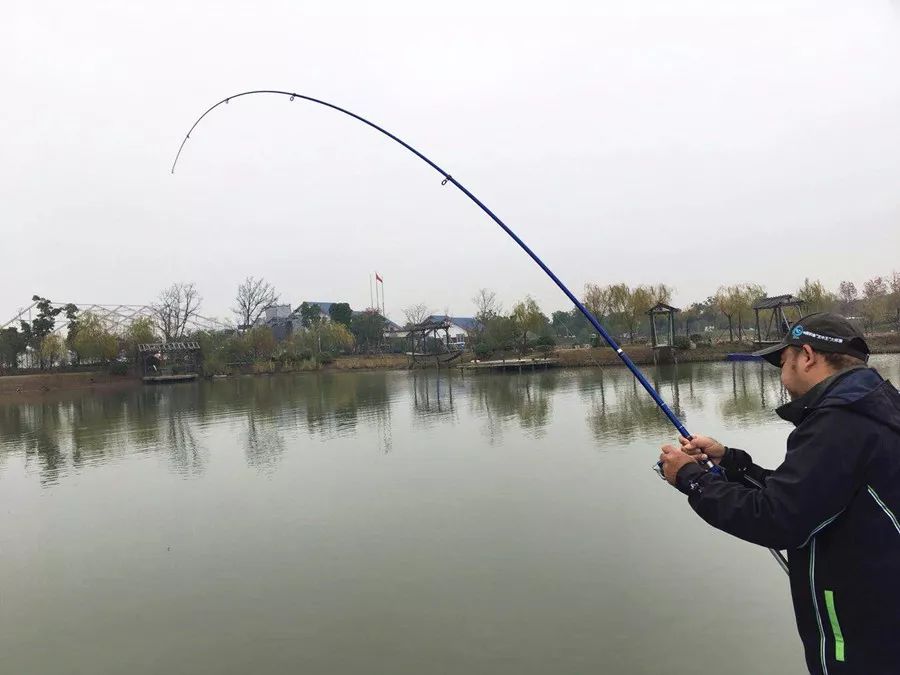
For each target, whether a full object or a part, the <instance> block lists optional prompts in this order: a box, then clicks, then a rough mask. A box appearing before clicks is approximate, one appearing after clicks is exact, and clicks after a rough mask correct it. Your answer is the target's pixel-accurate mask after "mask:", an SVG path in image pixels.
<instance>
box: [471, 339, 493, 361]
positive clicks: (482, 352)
mask: <svg viewBox="0 0 900 675" xmlns="http://www.w3.org/2000/svg"><path fill="white" fill-rule="evenodd" d="M492 352H493V350H492V349H491V346H490V345H489V344H488V343H486V342H479V343H478V344H476V345H475V356H476V357H478V358H479V359H486V358H488V357H489V356H490V355H491V353H492Z"/></svg>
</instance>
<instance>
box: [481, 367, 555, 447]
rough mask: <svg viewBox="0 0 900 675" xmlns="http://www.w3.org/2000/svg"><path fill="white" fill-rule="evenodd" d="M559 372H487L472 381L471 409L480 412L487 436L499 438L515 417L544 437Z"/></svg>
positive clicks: (523, 425) (524, 426)
mask: <svg viewBox="0 0 900 675" xmlns="http://www.w3.org/2000/svg"><path fill="white" fill-rule="evenodd" d="M558 386H559V373H557V372H554V371H543V372H537V373H522V374H506V373H503V374H499V373H498V374H484V375H476V376H473V377H472V378H471V380H470V399H469V400H470V401H471V408H472V410H474V411H476V412H478V413H481V417H482V418H483V419H484V421H485V435H486V436H487V437H488V438H489V439H490V441H491V442H492V443H493V442H495V441H498V440H500V438H501V437H502V434H503V427H504V424H505V423H507V422H508V421H511V420H515V421H517V422H518V423H519V426H520V427H521V428H523V429H527V430H530V431H532V432H533V433H534V434H535V435H536V436H538V437H540V436H543V435H544V433H545V431H546V426H547V424H548V423H549V421H550V416H551V413H552V409H553V408H552V405H551V400H552V398H553V394H554V392H555V391H556V389H557V387H558Z"/></svg>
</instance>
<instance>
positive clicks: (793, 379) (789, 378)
mask: <svg viewBox="0 0 900 675" xmlns="http://www.w3.org/2000/svg"><path fill="white" fill-rule="evenodd" d="M805 356H806V355H805V353H804V352H803V350H802V349H794V348H792V347H787V348H786V349H782V350H781V384H783V385H784V388H785V389H787V392H788V394H790V396H791V400H792V401H793V400H794V399H796V398H799V397H800V396H803V394H805V393H806V392H807V390H808V389H809V388H808V387H806V386H805V381H804V378H803V372H802V369H801V365H802V364H801V360H802V359H804V358H805Z"/></svg>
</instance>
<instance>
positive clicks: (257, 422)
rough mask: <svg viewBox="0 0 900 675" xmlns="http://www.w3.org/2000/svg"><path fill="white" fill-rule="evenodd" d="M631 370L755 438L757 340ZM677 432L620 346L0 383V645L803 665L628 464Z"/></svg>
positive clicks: (245, 667)
mask: <svg viewBox="0 0 900 675" xmlns="http://www.w3.org/2000/svg"><path fill="white" fill-rule="evenodd" d="M873 364H874V365H875V366H876V367H878V368H879V370H881V372H882V374H884V375H885V376H887V377H890V378H891V379H892V380H893V381H894V382H895V383H896V382H898V381H900V357H897V356H883V357H876V358H874V359H873ZM648 374H649V376H650V379H651V380H652V381H654V382H655V383H656V384H657V385H658V387H659V389H660V391H661V393H662V394H663V396H664V397H665V398H666V399H667V400H668V401H669V402H670V403H673V404H674V405H673V408H674V409H675V410H676V411H677V412H678V413H680V415H681V416H682V418H683V419H684V420H685V421H686V423H687V426H688V428H689V429H691V430H693V431H694V432H695V433H706V434H710V435H713V436H716V437H718V438H719V439H720V440H723V441H725V442H727V443H729V444H731V445H735V446H738V447H743V448H746V449H748V450H750V451H752V452H753V454H754V457H755V458H756V459H757V461H759V462H760V463H762V464H766V465H770V466H775V465H777V464H778V462H779V458H780V457H782V456H783V452H784V439H785V438H786V436H787V434H788V433H789V431H790V427H789V425H787V424H786V423H784V422H781V421H780V420H778V419H777V418H776V417H775V416H774V414H773V413H772V409H773V408H774V407H775V406H777V405H779V404H780V403H781V402H783V401H784V400H785V394H784V393H783V391H782V389H781V386H780V383H779V381H778V372H777V371H776V370H775V369H774V368H771V367H765V368H764V367H762V366H761V365H760V364H753V363H739V364H730V363H728V364H726V363H715V364H688V365H681V366H678V367H677V368H674V367H664V368H659V369H652V368H651V369H648ZM672 438H673V432H672V429H671V428H670V427H669V426H668V423H667V422H666V421H665V419H664V418H663V416H662V415H661V414H660V413H659V412H657V410H656V408H655V407H654V406H653V404H652V403H651V402H650V400H649V398H648V397H647V396H646V394H645V393H644V392H643V391H642V390H638V389H637V388H636V387H635V385H634V382H633V380H632V379H631V377H630V376H629V375H628V373H627V372H626V371H625V370H624V369H621V368H610V369H606V370H605V371H604V372H602V373H601V372H599V371H595V370H593V369H590V370H589V369H583V370H578V371H559V372H545V373H534V374H523V375H478V376H466V377H465V378H463V377H460V376H459V374H456V373H453V374H445V373H442V374H441V375H440V376H438V375H436V374H435V373H430V374H425V373H417V374H416V375H413V374H407V373H360V374H353V373H336V374H326V375H316V374H309V375H300V376H277V377H271V378H249V377H248V378H236V379H227V380H217V381H213V382H206V383H199V384H190V385H175V386H171V387H165V388H162V387H160V388H150V387H147V388H143V389H137V390H133V391H130V392H126V393H114V394H107V395H102V396H86V395H72V396H70V397H67V398H64V399H63V400H56V401H53V402H47V403H43V404H9V405H0V506H2V515H3V519H2V521H0V550H2V555H0V579H2V583H0V658H2V664H3V665H2V672H4V673H85V674H88V673H89V674H91V675H96V674H97V673H131V674H134V673H241V674H243V673H300V672H302V673H366V674H367V675H372V674H374V673H378V674H380V673H384V674H406V673H409V674H416V675H420V674H428V673H441V674H444V673H465V674H467V675H471V674H476V673H492V674H495V673H498V674H507V673H508V674H515V675H523V674H529V673H535V674H541V675H546V674H548V673H555V674H561V673H564V674H569V673H571V674H576V673H577V674H582V673H589V672H592V673H626V674H630V673H695V672H699V671H700V670H707V671H710V669H711V671H712V672H715V671H716V670H717V668H718V667H720V666H721V667H722V668H723V669H724V668H727V671H728V672H729V673H730V674H732V675H736V674H739V673H803V672H805V671H804V668H803V659H802V655H801V647H800V643H799V640H798V639H797V637H796V631H795V627H794V621H793V614H792V611H791V604H790V597H789V592H788V586H787V578H786V577H785V575H784V573H783V572H782V571H781V570H780V569H779V568H778V566H777V565H776V564H775V562H774V561H773V560H772V558H771V557H770V556H769V554H768V553H767V552H766V551H765V550H764V549H761V548H758V547H754V546H752V545H750V544H746V543H743V542H740V541H738V540H736V539H733V538H731V537H729V536H727V535H724V534H722V533H719V532H716V531H715V530H713V529H712V528H710V527H708V526H707V525H706V524H704V523H703V522H702V521H701V520H700V519H699V518H697V517H696V516H695V515H694V514H693V512H692V511H691V510H690V508H689V507H688V506H687V503H686V500H685V498H684V497H682V496H681V495H680V494H678V493H677V492H675V491H674V490H673V489H671V488H669V487H668V486H666V485H665V484H664V483H663V482H662V481H660V480H659V479H658V478H657V477H656V474H654V473H653V472H652V471H651V470H650V467H651V465H652V464H653V463H654V461H655V459H656V457H657V455H658V446H659V445H660V444H661V443H663V442H667V441H669V440H671V439H672ZM726 662H727V666H726V665H725V663H726Z"/></svg>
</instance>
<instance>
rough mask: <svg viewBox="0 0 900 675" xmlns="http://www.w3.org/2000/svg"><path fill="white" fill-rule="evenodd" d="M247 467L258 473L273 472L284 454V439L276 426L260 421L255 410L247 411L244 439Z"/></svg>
mask: <svg viewBox="0 0 900 675" xmlns="http://www.w3.org/2000/svg"><path fill="white" fill-rule="evenodd" d="M244 447H245V450H244V453H245V455H246V457H247V466H251V467H254V468H255V469H257V470H259V471H273V470H274V469H275V468H276V467H277V465H278V462H279V461H281V456H282V454H284V438H283V437H282V435H281V433H280V432H279V430H278V425H277V424H275V423H271V422H269V421H267V420H265V419H263V420H260V419H259V416H258V415H257V413H256V411H255V410H252V409H251V410H248V411H247V433H246V436H245V438H244Z"/></svg>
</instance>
